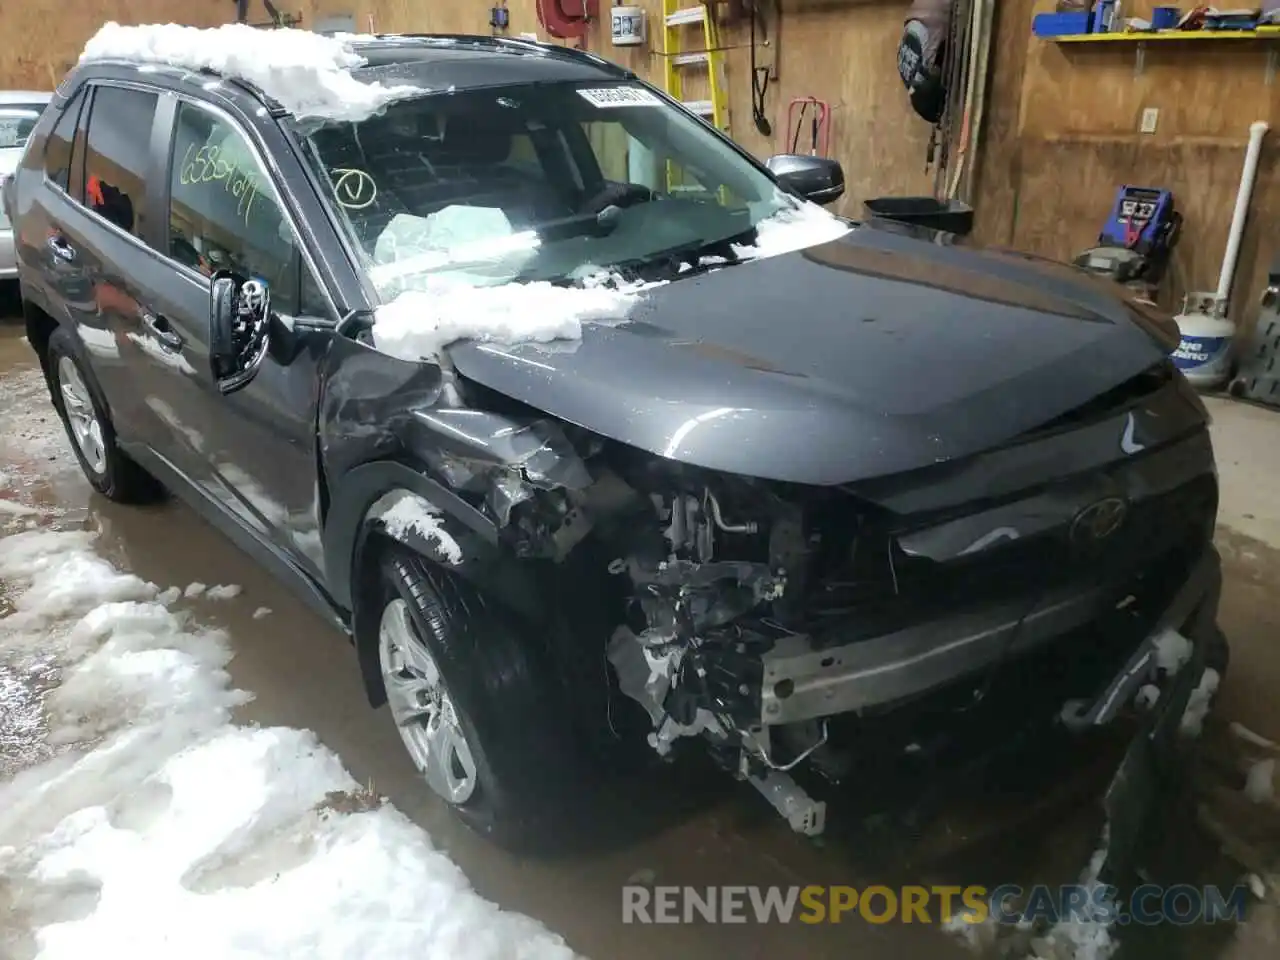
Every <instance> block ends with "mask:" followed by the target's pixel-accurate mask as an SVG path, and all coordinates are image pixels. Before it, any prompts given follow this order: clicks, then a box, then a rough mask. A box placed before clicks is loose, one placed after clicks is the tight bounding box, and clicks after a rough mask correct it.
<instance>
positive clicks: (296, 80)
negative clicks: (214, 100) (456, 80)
mask: <svg viewBox="0 0 1280 960" xmlns="http://www.w3.org/2000/svg"><path fill="white" fill-rule="evenodd" d="M354 39H356V38H355V37H354V36H351V35H344V36H343V37H326V36H322V35H321V34H318V33H312V32H310V31H309V30H296V29H292V28H281V29H275V30H263V29H259V28H257V27H251V26H248V25H247V24H243V23H229V24H226V25H224V26H221V27H213V28H209V29H202V28H199V27H184V26H180V25H178V24H175V23H164V24H146V25H143V26H136V27H125V26H121V25H120V24H118V23H116V22H114V21H112V22H109V23H106V24H103V26H102V28H101V29H100V30H99V31H98V32H97V33H96V34H94V35H93V37H92V38H90V40H89V42H88V43H87V44H85V48H84V52H83V53H82V54H81V55H80V60H81V62H85V61H87V60H132V61H137V62H140V63H164V64H168V65H170V66H174V67H184V68H186V69H188V70H212V71H214V72H216V73H220V74H222V75H223V76H225V77H232V78H234V79H237V80H243V81H244V82H246V83H249V84H252V85H253V86H255V87H257V88H258V89H259V90H261V91H262V92H263V93H264V94H266V95H267V96H268V97H270V98H271V99H272V100H274V101H276V102H277V103H279V104H280V105H281V106H282V107H284V108H285V109H286V110H288V111H289V112H290V113H292V114H293V115H294V116H296V117H302V118H313V119H322V120H350V121H359V120H363V119H365V118H366V117H369V116H371V115H372V114H374V113H377V112H378V111H379V110H381V109H382V108H383V107H385V106H386V105H387V104H388V103H391V102H392V101H393V100H399V99H403V98H405V97H411V96H417V95H420V94H422V93H423V92H424V91H423V90H422V89H421V88H420V87H414V86H406V85H397V86H391V87H389V86H386V85H384V84H381V83H363V82H362V81H360V80H357V79H356V78H355V77H354V76H352V74H351V71H352V69H354V68H356V67H359V66H362V65H363V64H364V63H365V59H364V57H362V56H360V55H359V54H358V53H356V52H355V49H354V48H353V47H352V45H351V41H352V40H354Z"/></svg>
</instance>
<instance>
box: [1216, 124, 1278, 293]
mask: <svg viewBox="0 0 1280 960" xmlns="http://www.w3.org/2000/svg"><path fill="white" fill-rule="evenodd" d="M1267 130H1268V126H1267V123H1266V121H1263V120H1259V121H1257V122H1256V123H1254V124H1253V125H1252V126H1250V127H1249V149H1248V151H1247V152H1246V153H1245V155H1244V172H1243V173H1241V174H1240V190H1239V192H1238V193H1236V209H1235V213H1233V214H1232V215H1231V232H1230V233H1229V234H1228V235H1227V252H1226V253H1225V254H1223V256H1222V273H1221V274H1219V276H1218V299H1219V300H1226V299H1227V297H1229V296H1231V281H1232V280H1233V279H1234V278H1235V273H1236V261H1237V260H1239V259H1240V238H1241V237H1243V236H1244V222H1245V220H1246V219H1247V218H1248V216H1249V199H1250V198H1251V197H1252V196H1253V181H1254V180H1255V179H1256V178H1257V175H1258V156H1259V155H1260V154H1261V153H1262V138H1263V137H1264V136H1265V135H1266V132H1267Z"/></svg>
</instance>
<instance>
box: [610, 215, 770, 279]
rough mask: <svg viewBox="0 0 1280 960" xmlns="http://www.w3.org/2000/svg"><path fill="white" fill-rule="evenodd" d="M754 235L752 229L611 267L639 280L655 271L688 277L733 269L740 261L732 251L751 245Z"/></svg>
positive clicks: (697, 240) (625, 261) (622, 261)
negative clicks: (630, 274)
mask: <svg viewBox="0 0 1280 960" xmlns="http://www.w3.org/2000/svg"><path fill="white" fill-rule="evenodd" d="M754 233H755V228H754V227H752V228H750V229H748V230H744V231H742V232H741V233H737V234H734V235H733V236H731V237H724V238H722V239H720V240H704V239H702V238H701V237H700V238H698V239H696V240H691V241H689V242H688V243H680V244H676V245H675V246H673V247H667V248H666V249H664V250H656V251H654V252H653V253H648V254H645V255H644V256H642V257H632V258H630V259H628V260H620V261H618V262H617V263H614V264H612V265H611V266H613V267H614V268H615V269H617V270H619V271H620V272H622V273H635V274H637V275H641V276H643V275H645V274H649V273H653V272H655V271H657V272H660V273H661V272H669V273H673V274H679V275H684V276H687V275H688V274H691V273H703V272H705V271H707V270H710V269H711V268H713V267H720V266H734V265H736V264H738V263H741V262H742V258H741V257H739V256H738V254H737V252H736V251H735V250H734V249H733V247H734V244H738V243H749V242H751V240H752V235H753V234H754ZM682 268H683V269H682Z"/></svg>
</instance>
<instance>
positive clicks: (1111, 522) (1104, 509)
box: [1071, 497, 1129, 546]
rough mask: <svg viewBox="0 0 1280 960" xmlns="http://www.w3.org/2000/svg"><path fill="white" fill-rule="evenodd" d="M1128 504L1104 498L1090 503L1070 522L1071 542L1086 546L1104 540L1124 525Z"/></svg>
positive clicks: (1114, 498) (1117, 499)
mask: <svg viewBox="0 0 1280 960" xmlns="http://www.w3.org/2000/svg"><path fill="white" fill-rule="evenodd" d="M1128 515H1129V504H1128V503H1126V502H1125V501H1124V500H1123V499H1122V498H1121V497H1106V498H1105V499H1102V500H1099V501H1097V502H1096V503H1091V504H1089V506H1087V507H1085V508H1084V509H1083V510H1081V511H1080V512H1079V513H1077V514H1076V516H1075V519H1074V520H1072V521H1071V542H1072V543H1076V544H1080V545H1082V546H1083V545H1086V544H1090V543H1096V542H1097V541H1099V540H1105V539H1107V537H1109V536H1111V535H1112V534H1113V533H1115V532H1116V531H1117V530H1119V529H1120V527H1121V526H1122V525H1123V524H1124V519H1125V517H1127V516H1128Z"/></svg>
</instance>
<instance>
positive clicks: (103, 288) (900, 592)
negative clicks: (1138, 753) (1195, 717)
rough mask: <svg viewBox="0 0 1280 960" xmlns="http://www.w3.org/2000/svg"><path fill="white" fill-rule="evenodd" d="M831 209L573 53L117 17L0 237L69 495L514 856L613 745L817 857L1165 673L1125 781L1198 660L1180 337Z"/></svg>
mask: <svg viewBox="0 0 1280 960" xmlns="http://www.w3.org/2000/svg"><path fill="white" fill-rule="evenodd" d="M193 37H194V39H193ZM843 184H844V180H843V174H842V172H841V171H840V168H839V165H838V164H836V163H835V162H833V161H831V160H824V159H821V158H811V157H788V156H783V157H775V158H773V159H772V160H771V161H769V162H768V163H764V164H762V163H760V162H758V161H757V160H755V159H753V158H752V157H751V156H750V155H749V154H748V153H746V152H745V151H744V150H743V149H742V148H741V147H739V146H737V145H736V144H735V143H734V142H733V141H732V140H731V139H729V138H728V137H727V136H725V135H724V134H722V133H721V132H719V131H718V130H716V129H715V128H714V127H713V126H711V125H710V124H708V123H707V122H705V121H704V120H702V119H700V118H699V117H698V116H697V115H696V113H695V111H693V110H691V109H689V108H687V107H686V106H685V105H683V104H680V103H678V102H676V101H674V100H672V99H670V98H669V97H668V96H667V95H666V94H665V93H663V92H662V91H660V90H658V89H656V88H655V87H653V86H651V85H649V84H647V83H645V82H643V81H642V80H641V79H639V78H638V77H636V76H635V75H633V74H632V73H630V72H628V71H626V70H624V69H622V68H620V67H617V66H614V65H611V64H609V63H607V62H605V61H604V60H601V59H599V58H597V57H595V56H592V55H590V54H587V53H583V52H579V51H575V50H571V49H563V48H559V47H555V46H549V45H541V44H536V43H530V42H523V41H515V40H506V39H497V38H491V37H409V36H395V37H392V36H386V37H323V36H319V35H311V34H303V33H301V32H300V31H274V32H263V31H253V30H251V29H250V28H247V27H245V28H230V27H229V28H222V29H220V30H218V31H210V32H200V31H188V29H187V28H179V27H157V28H148V27H141V28H121V27H116V26H114V25H109V26H108V27H107V28H104V31H103V33H102V34H100V35H99V36H98V37H97V38H95V40H94V41H93V42H92V43H91V44H90V46H89V48H88V49H87V51H86V54H85V56H84V57H83V58H82V61H81V63H80V64H79V65H78V66H77V67H76V68H75V69H74V70H73V71H72V72H71V74H70V75H69V76H68V77H67V78H66V79H65V80H64V81H63V83H62V84H61V85H60V86H59V88H58V90H57V93H56V96H55V97H54V99H53V101H52V103H51V104H50V106H49V107H48V108H47V110H46V111H45V112H44V114H43V116H42V118H41V119H40V121H39V123H38V125H37V126H36V128H35V130H34V132H33V135H32V138H31V143H30V148H29V149H28V150H27V152H26V154H25V156H24V159H23V161H22V164H21V166H20V167H19V169H18V170H17V172H16V175H15V177H14V178H13V180H12V182H10V183H8V184H7V186H6V189H5V197H4V200H5V203H6V205H7V208H8V210H9V212H10V213H11V215H12V218H13V222H14V224H15V242H16V244H17V252H18V258H19V261H20V271H21V280H22V291H23V297H24V305H23V306H24V310H25V318H26V324H27V329H28V333H29V340H30V343H31V346H32V348H33V349H34V350H35V351H36V353H37V354H38V355H39V358H40V362H41V363H42V364H43V367H44V370H45V373H46V375H47V377H48V382H49V386H50V391H51V394H52V400H53V404H54V406H55V407H56V409H57V411H58V413H59V414H60V415H61V417H62V419H63V420H64V421H65V423H66V426H67V431H68V434H69V436H70V437H71V440H72V441H73V443H74V448H75V452H76V455H77V457H78V458H79V461H80V464H81V466H82V467H83V469H84V472H85V474H86V476H87V477H88V479H89V481H90V482H91V483H92V484H93V486H94V487H95V488H97V490H99V491H100V492H101V493H102V494H103V495H105V496H106V497H109V498H111V499H114V500H121V501H135V502H136V501H141V500H145V499H148V498H151V497H153V496H155V495H157V494H158V493H159V492H160V491H161V490H165V489H167V490H169V491H172V492H173V493H174V494H176V495H178V496H179V497H181V498H182V499H184V500H186V501H187V502H189V503H190V504H191V506H192V507H194V508H195V509H196V510H197V511H199V512H200V513H201V514H203V515H204V516H205V517H206V518H207V519H208V520H209V522H211V523H212V524H213V525H214V526H216V527H217V528H219V529H220V530H222V531H224V532H225V533H226V535H227V536H229V537H231V538H232V539H233V540H234V541H236V542H237V543H238V544H239V545H240V546H241V547H242V548H243V549H244V550H245V551H247V552H248V553H250V554H252V555H254V556H255V557H257V558H258V559H259V560H260V561H261V563H262V564H263V565H264V566H265V567H267V568H269V569H270V570H271V571H273V572H274V573H275V574H276V575H278V576H279V577H280V578H281V579H283V580H284V581H285V582H287V583H288V584H290V585H291V586H292V587H294V588H296V590H297V591H298V592H299V593H300V594H301V596H302V597H304V598H305V599H306V600H307V601H308V602H309V603H310V605H311V606H312V607H313V608H314V609H315V610H316V611H317V612H318V613H319V614H320V615H321V616H322V617H324V618H325V619H326V620H327V621H329V622H330V623H332V624H333V625H334V626H335V627H336V628H338V629H339V630H341V631H344V632H345V633H346V634H348V635H349V636H350V637H351V639H352V642H353V645H354V648H355V658H354V659H355V661H356V662H357V663H358V665H359V669H360V671H361V672H362V675H363V678H364V683H365V686H366V689H367V692H368V697H369V699H370V701H371V702H372V703H373V704H374V705H375V706H377V705H382V704H386V705H387V706H389V714H390V716H391V718H392V719H393V720H394V722H395V724H396V725H397V727H398V729H399V732H400V735H401V737H402V738H403V741H404V744H405V747H406V748H407V750H408V752H409V753H410V755H411V756H412V759H413V761H414V762H415V763H416V764H417V766H418V767H419V768H420V769H421V771H422V775H423V778H424V779H425V781H426V784H427V785H428V786H429V787H430V788H431V789H432V790H433V791H435V792H436V793H437V794H439V795H440V797H442V798H443V799H444V801H445V802H447V803H448V804H451V805H453V807H455V808H456V809H457V811H458V813H459V814H460V815H461V816H462V817H463V818H465V819H466V820H467V821H468V823H470V824H471V825H472V826H473V827H476V828H478V829H479V830H481V831H482V832H485V833H488V834H491V835H493V836H494V837H495V838H498V839H500V840H503V841H511V842H517V841H519V840H521V839H523V838H527V837H528V836H529V835H530V834H531V833H533V832H535V831H537V830H539V829H541V828H543V827H545V826H546V824H547V823H548V818H550V817H554V816H556V815H561V816H563V815H565V812H566V811H567V810H568V809H570V807H569V805H568V804H566V803H565V802H564V799H565V793H566V790H571V789H573V788H574V787H575V785H577V784H580V783H584V782H586V780H585V779H584V777H585V774H583V773H582V772H581V771H583V770H590V769H592V768H598V767H599V765H600V764H601V763H603V762H606V761H607V760H608V759H609V757H610V756H616V755H618V754H619V753H622V752H625V745H626V744H628V743H635V744H638V747H639V750H640V752H645V751H648V750H649V749H650V748H651V749H652V750H653V751H656V753H657V754H659V755H663V756H666V755H669V754H670V753H671V751H672V750H673V749H674V748H676V747H678V746H680V747H682V746H684V745H685V744H688V743H701V744H702V745H703V747H705V748H706V749H707V750H708V751H709V752H710V755H711V756H712V757H713V758H714V759H715V761H717V762H718V763H719V764H721V765H723V767H724V768H725V769H726V770H727V771H729V772H730V773H731V774H732V775H734V776H736V777H737V778H739V779H740V780H743V781H746V782H749V783H751V784H753V785H754V786H755V787H757V788H758V789H759V791H760V792H761V794H763V796H764V797H766V798H767V799H768V800H769V801H770V802H771V803H772V804H773V805H774V806H775V807H776V808H777V809H778V811H779V812H780V813H782V814H783V815H784V816H785V817H786V818H787V820H788V821H789V822H790V824H791V825H792V827H793V828H794V829H796V830H798V831H801V832H804V833H808V834H814V833H818V832H820V831H821V830H822V829H823V827H824V821H825V819H826V806H825V802H824V799H823V791H824V790H825V789H827V786H826V784H827V783H828V782H836V783H840V782H846V783H847V782H848V781H849V780H850V779H851V778H853V777H856V776H858V775H860V773H859V771H862V770H864V769H865V766H864V764H865V763H866V762H869V758H870V757H872V756H873V755H877V756H878V755H883V754H885V753H886V751H887V752H888V753H889V754H891V755H892V756H895V757H898V758H900V759H901V761H902V762H904V763H906V762H914V761H916V760H917V759H918V758H920V757H936V756H939V755H941V754H943V753H945V752H946V751H947V750H948V749H950V748H951V747H952V746H954V745H955V744H956V743H957V742H958V741H963V740H965V739H966V738H971V737H972V736H973V734H972V732H971V730H972V729H973V728H971V727H970V726H969V723H970V721H971V719H972V718H973V717H975V716H976V715H977V714H979V713H981V712H982V709H983V708H985V706H987V705H990V704H994V703H997V702H998V701H999V700H1000V697H1001V691H1004V692H1005V693H1008V692H1010V691H1017V692H1020V693H1022V694H1023V695H1024V696H1023V698H1022V700H1021V701H1020V702H1021V703H1022V706H1020V707H1019V710H1020V711H1021V712H1019V713H1018V714H1017V715H1015V716H1013V717H1012V718H1009V717H1006V718H1005V720H1004V723H1005V724H1006V729H1008V728H1009V727H1011V726H1012V727H1023V726H1030V725H1035V724H1039V723H1041V722H1042V721H1043V722H1045V723H1047V724H1048V725H1051V726H1054V727H1056V728H1058V729H1059V730H1066V731H1079V730H1082V729H1084V728H1087V727H1092V726H1096V725H1099V724H1103V723H1107V722H1109V721H1111V720H1112V719H1114V718H1115V717H1116V716H1117V715H1119V714H1120V713H1122V712H1127V711H1130V710H1134V711H1137V710H1138V709H1139V708H1138V707H1136V706H1134V704H1135V701H1141V702H1145V703H1148V704H1149V703H1151V702H1152V700H1153V696H1152V695H1151V694H1150V691H1149V689H1148V688H1150V687H1155V688H1156V689H1160V688H1161V685H1162V684H1163V686H1164V688H1165V690H1166V692H1165V693H1164V694H1162V695H1161V696H1160V698H1159V706H1158V709H1156V710H1152V711H1148V713H1147V714H1145V715H1143V716H1145V719H1144V720H1143V721H1142V722H1144V723H1146V724H1147V726H1146V727H1144V729H1145V730H1147V734H1146V736H1145V740H1143V742H1144V743H1146V744H1148V745H1149V744H1151V743H1154V742H1156V741H1157V740H1158V739H1159V737H1157V736H1156V734H1157V733H1159V732H1160V731H1161V730H1163V731H1166V732H1167V731H1168V730H1169V729H1173V728H1176V726H1177V725H1178V723H1179V722H1180V720H1181V718H1182V717H1183V716H1184V714H1185V712H1186V711H1185V708H1186V707H1187V705H1188V703H1190V702H1191V701H1192V700H1193V699H1194V698H1196V697H1198V696H1201V695H1202V694H1203V692H1204V690H1205V689H1206V685H1207V684H1208V686H1211V683H1208V682H1207V681H1206V680H1205V678H1206V677H1208V676H1209V675H1210V670H1209V668H1212V669H1213V670H1221V669H1222V667H1223V664H1224V658H1225V647H1224V645H1223V641H1222V638H1221V636H1220V634H1219V633H1218V631H1217V628H1216V611H1217V598H1218V581H1219V568H1218V560H1217V556H1216V554H1215V552H1214V549H1213V546H1212V543H1211V537H1212V532H1213V528H1214V522H1215V515H1216V510H1217V483H1216V472H1215V468H1214V461H1213V454H1212V450H1211V447H1210V441H1209V434H1208V431H1207V416H1206V412H1205V408H1204V406H1203V405H1202V404H1201V402H1200V401H1199V399H1198V398H1197V396H1196V395H1195V393H1194V392H1193V391H1192V390H1191V389H1189V387H1188V385H1187V383H1186V382H1185V381H1184V380H1183V378H1182V377H1181V376H1180V375H1179V374H1178V372H1177V371H1176V370H1175V369H1174V368H1173V366H1172V365H1171V363H1170V362H1169V360H1168V351H1169V350H1170V349H1171V348H1172V346H1173V345H1174V344H1175V343H1176V330H1174V329H1173V328H1171V326H1170V323H1169V321H1168V319H1167V318H1166V317H1163V316H1162V315H1160V314H1158V313H1157V312H1156V311H1155V309H1154V308H1153V307H1152V306H1151V305H1150V304H1148V303H1146V302H1142V301H1138V300H1135V299H1132V298H1131V297H1130V296H1129V295H1128V294H1127V293H1126V292H1125V291H1124V290H1122V289H1121V288H1119V287H1117V286H1112V285H1109V284H1105V283H1103V282H1102V281H1099V280H1096V279H1092V278H1090V277H1087V276H1085V275H1084V274H1083V273H1081V272H1078V271H1076V270H1074V269H1073V268H1070V267H1066V266H1062V265H1058V264H1055V263H1051V262H1048V261H1044V260H1040V259H1036V258H1033V257H1029V256H1023V255H1019V254H1015V253H1011V252H1007V251H984V250H981V249H978V248H977V247H974V246H970V245H969V244H967V243H965V242H961V241H959V240H957V239H956V238H955V237H953V236H951V235H947V234H940V233H926V232H923V231H921V230H919V229H915V228H911V227H908V226H905V225H895V224H893V223H888V222H879V221H875V220H873V221H869V222H855V221H850V220H846V219H843V218H840V217H836V216H834V215H832V214H830V213H828V212H827V211H826V210H825V209H824V208H823V205H825V204H826V203H829V202H830V201H832V200H834V199H836V198H837V197H839V196H840V194H841V193H842V192H843ZM1171 334H1172V336H1171ZM1182 662H1186V663H1187V664H1188V666H1186V667H1184V668H1183V669H1182V670H1181V671H1178V672H1176V673H1175V672H1174V671H1173V669H1172V667H1171V664H1172V665H1173V666H1177V665H1178V664H1179V663H1182ZM1140 689H1141V690H1143V691H1145V692H1144V694H1143V695H1142V696H1139V695H1138V694H1139V691H1140ZM1197 691H1199V692H1197ZM1005 702H1006V704H1007V702H1008V701H1007V699H1006V701H1005ZM646 743H647V746H646ZM1143 749H1144V750H1145V749H1147V747H1143ZM1130 763H1131V764H1133V763H1147V761H1146V760H1142V759H1141V757H1139V759H1138V760H1134V759H1132V757H1131V760H1130ZM1149 765H1150V764H1148V766H1149ZM1130 779H1132V778H1130Z"/></svg>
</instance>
